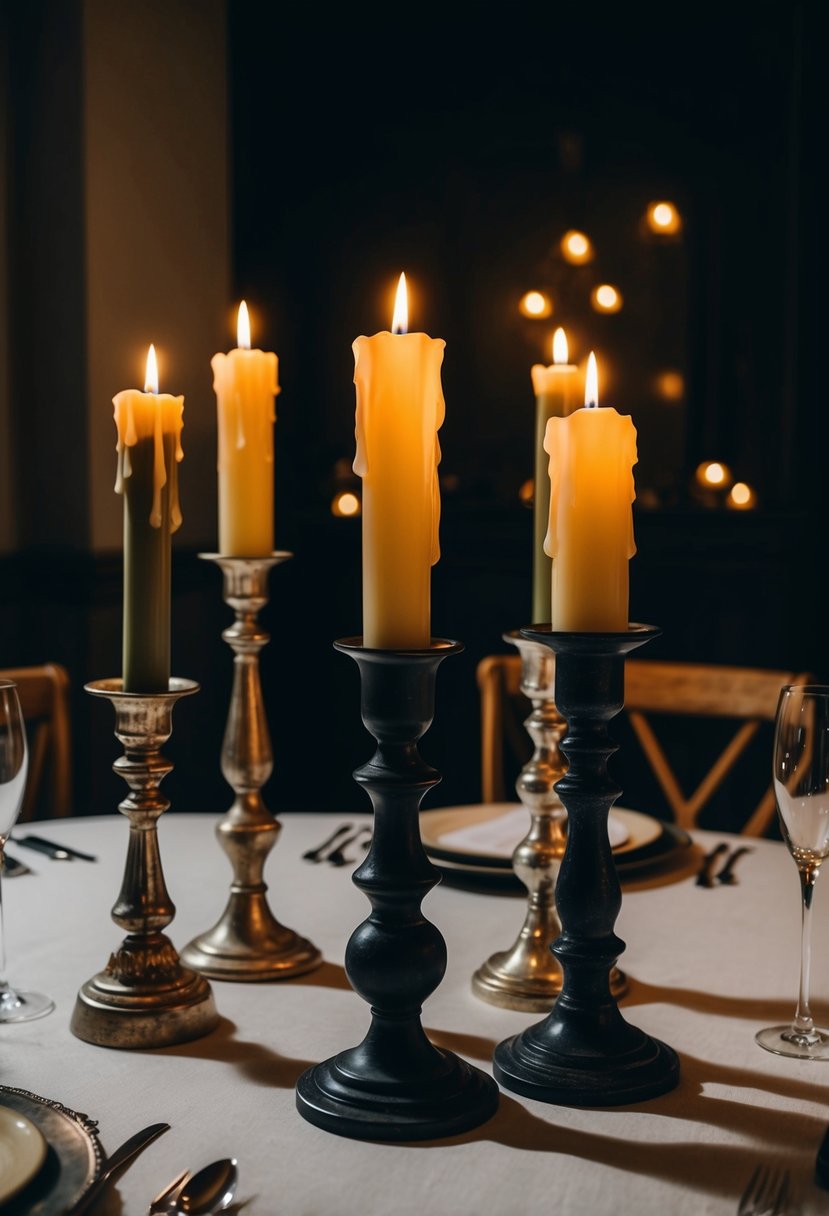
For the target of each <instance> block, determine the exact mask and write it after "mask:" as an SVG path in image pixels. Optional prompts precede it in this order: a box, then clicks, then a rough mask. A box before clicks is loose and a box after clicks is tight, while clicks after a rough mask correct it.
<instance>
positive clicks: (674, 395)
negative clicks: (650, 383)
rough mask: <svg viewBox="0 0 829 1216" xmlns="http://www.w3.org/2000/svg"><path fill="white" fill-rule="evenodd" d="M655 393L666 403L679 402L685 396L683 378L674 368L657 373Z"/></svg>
mask: <svg viewBox="0 0 829 1216" xmlns="http://www.w3.org/2000/svg"><path fill="white" fill-rule="evenodd" d="M655 386H656V391H657V393H658V394H659V396H660V397H664V398H665V400H666V401H681V400H682V398H683V397H684V396H685V377H684V376H683V375H682V372H678V371H676V369H675V368H672V367H669V368H666V369H665V371H664V372H659V373H658V375H657V377H656V381H655Z"/></svg>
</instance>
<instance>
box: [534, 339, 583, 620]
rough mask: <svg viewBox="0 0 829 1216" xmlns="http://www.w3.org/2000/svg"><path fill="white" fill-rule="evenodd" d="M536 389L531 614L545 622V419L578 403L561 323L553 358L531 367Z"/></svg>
mask: <svg viewBox="0 0 829 1216" xmlns="http://www.w3.org/2000/svg"><path fill="white" fill-rule="evenodd" d="M530 374H531V377H532V384H533V392H534V393H535V488H534V491H533V614H532V620H533V621H536V622H538V623H539V624H544V623H545V622H547V621H549V619H550V588H551V579H552V564H551V562H550V559H549V557H548V556H547V554H546V552H545V550H544V541H545V538H546V536H547V528H548V525H549V522H550V474H549V472H548V468H547V466H548V464H549V460H548V457H547V453H546V451H545V449H544V438H545V436H546V434H547V423H548V422H549V420H550V419H551V418H565V417H566V416H567V415H568V414H571V413H572V412H573V410H574V409H575V408H576V407H577V406H578V404H579V402H578V395H577V390H578V379H579V369H578V368H577V367H576V366H575V364H573V363H570V362H569V361H568V350H567V335H566V334H565V332H564V330H563V329H562V328H561V326H559V327H558V329H557V330H556V331H555V333H554V334H553V362H552V364H551V366H549V367H545V366H544V365H543V364H542V363H535V364H533V366H532V368H531V369H530Z"/></svg>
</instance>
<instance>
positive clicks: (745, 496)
mask: <svg viewBox="0 0 829 1216" xmlns="http://www.w3.org/2000/svg"><path fill="white" fill-rule="evenodd" d="M725 501H726V505H727V506H729V507H733V509H734V510H735V511H750V510H751V509H752V507H755V506H756V505H757V495H756V494H755V493H754V491H753V490H752V488H751V486H749V485H746V483H745V482H744V481H735V482H734V485H733V486H732V487H731V489H730V490H729V491H728V497H727V498H726V500H725Z"/></svg>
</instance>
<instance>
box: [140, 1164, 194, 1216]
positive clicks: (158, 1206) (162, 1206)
mask: <svg viewBox="0 0 829 1216" xmlns="http://www.w3.org/2000/svg"><path fill="white" fill-rule="evenodd" d="M189 1180H190V1170H182V1171H181V1173H180V1174H179V1176H178V1178H174V1179H173V1181H172V1182H171V1183H170V1184H169V1185H168V1186H165V1188H164V1190H163V1191H159V1193H158V1194H157V1195H156V1197H155V1199H153V1200H152V1201H151V1203H150V1206H149V1208H148V1210H147V1216H159V1214H160V1213H161V1212H169V1211H170V1209H171V1208H172V1206H173V1204H174V1203H175V1202H176V1200H177V1199H178V1197H179V1195H180V1194H181V1192H182V1190H183V1189H184V1184H185V1183H186V1182H188V1181H189Z"/></svg>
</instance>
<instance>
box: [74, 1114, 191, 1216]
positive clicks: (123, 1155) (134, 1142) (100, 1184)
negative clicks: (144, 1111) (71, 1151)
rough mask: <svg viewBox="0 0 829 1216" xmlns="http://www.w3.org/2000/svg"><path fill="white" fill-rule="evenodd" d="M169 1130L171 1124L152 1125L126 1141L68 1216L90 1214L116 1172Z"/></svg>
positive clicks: (106, 1163)
mask: <svg viewBox="0 0 829 1216" xmlns="http://www.w3.org/2000/svg"><path fill="white" fill-rule="evenodd" d="M169 1130H170V1124H169V1123H151V1124H150V1126H149V1127H144V1128H142V1129H141V1131H140V1132H136V1133H135V1135H134V1136H130V1138H129V1140H125V1141H124V1143H123V1144H122V1145H121V1147H120V1148H117V1149H116V1150H115V1152H114V1153H113V1154H112V1156H111V1157H107V1159H106V1161H105V1162H104V1168H103V1169H102V1170H101V1172H100V1174H99V1175H98V1177H97V1178H96V1179H95V1181H94V1182H93V1183H91V1185H90V1186H88V1187H87V1189H86V1190H85V1191H84V1193H83V1194H82V1195H81V1197H80V1199H79V1200H78V1202H77V1203H76V1204H75V1206H74V1207H73V1208H70V1210H69V1213H68V1216H81V1213H82V1212H88V1211H89V1209H90V1207H91V1206H92V1204H93V1203H94V1202H95V1200H96V1199H98V1198H99V1197H100V1194H101V1192H102V1191H103V1190H105V1188H106V1186H107V1183H108V1182H109V1180H110V1178H111V1177H112V1175H113V1174H114V1173H115V1172H116V1170H119V1169H120V1168H121V1166H123V1165H126V1164H127V1163H128V1162H130V1161H132V1159H133V1157H137V1156H138V1154H139V1153H140V1152H141V1150H142V1149H143V1148H146V1147H147V1145H148V1144H152V1142H153V1140H155V1139H156V1137H158V1136H160V1135H161V1134H162V1133H163V1132H166V1131H169Z"/></svg>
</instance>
